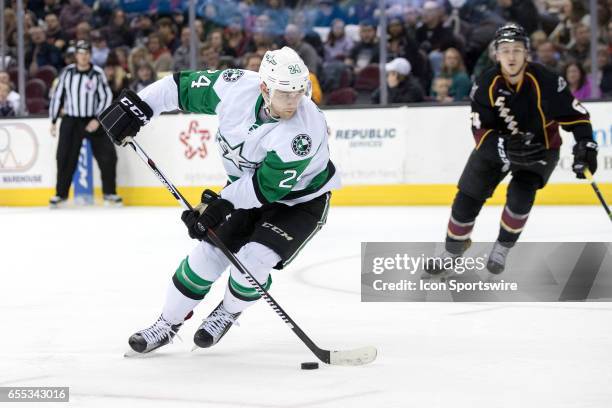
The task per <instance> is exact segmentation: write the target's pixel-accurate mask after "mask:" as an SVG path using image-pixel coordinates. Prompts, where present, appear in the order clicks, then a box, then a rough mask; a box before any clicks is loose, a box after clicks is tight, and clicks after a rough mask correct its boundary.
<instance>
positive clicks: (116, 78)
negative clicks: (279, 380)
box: [104, 52, 130, 99]
mask: <svg viewBox="0 0 612 408" xmlns="http://www.w3.org/2000/svg"><path fill="white" fill-rule="evenodd" d="M104 73H105V74H106V80H107V81H108V85H109V86H110V89H111V91H112V93H113V99H116V98H117V97H118V96H119V94H120V93H121V91H122V90H123V89H126V88H128V87H129V85H130V81H129V80H128V77H127V72H126V71H125V70H124V69H123V67H121V65H120V64H119V59H118V58H117V54H116V53H114V52H111V53H110V54H109V55H108V59H107V60H106V65H105V66H104Z"/></svg>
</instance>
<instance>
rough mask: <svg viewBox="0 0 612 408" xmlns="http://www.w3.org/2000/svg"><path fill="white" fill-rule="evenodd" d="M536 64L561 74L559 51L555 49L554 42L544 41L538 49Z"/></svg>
mask: <svg viewBox="0 0 612 408" xmlns="http://www.w3.org/2000/svg"><path fill="white" fill-rule="evenodd" d="M535 62H539V63H540V64H542V65H544V66H545V67H547V68H548V69H550V70H552V71H554V72H556V73H558V74H561V67H560V64H559V59H558V55H557V50H556V49H555V44H553V43H552V41H544V42H543V43H542V44H540V45H539V46H538V48H537V49H536V58H535Z"/></svg>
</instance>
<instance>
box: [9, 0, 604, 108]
mask: <svg viewBox="0 0 612 408" xmlns="http://www.w3.org/2000/svg"><path fill="white" fill-rule="evenodd" d="M24 3H25V4H26V7H27V10H26V13H25V21H24V22H25V33H26V35H25V49H26V53H25V66H26V79H27V87H26V101H27V105H28V110H29V111H30V112H31V113H36V112H44V111H45V109H46V107H47V105H48V95H49V91H50V87H51V86H52V83H53V80H54V78H56V77H57V74H58V72H59V71H60V70H61V69H62V68H63V67H64V66H65V65H67V64H70V63H71V62H73V60H74V44H75V42H76V41H78V40H87V41H89V42H91V44H92V61H93V63H94V64H96V65H98V66H100V67H103V68H104V71H105V72H106V75H107V77H108V80H109V83H110V86H111V88H112V91H113V94H114V95H115V96H117V95H118V94H119V92H120V91H121V89H123V88H126V87H129V88H131V89H133V90H135V91H139V90H141V89H142V88H144V87H146V86H147V85H148V84H150V83H152V82H153V81H155V80H156V79H157V78H160V77H162V76H164V75H167V74H168V73H170V72H172V71H177V70H184V69H189V68H190V35H191V29H190V28H189V24H188V3H189V2H188V1H187V0H153V1H145V0H29V1H24ZM386 4H387V7H386V9H385V11H384V16H386V21H387V37H388V41H387V61H386V62H387V66H386V68H387V71H388V74H387V84H386V86H387V87H388V91H389V92H388V95H389V102H391V103H411V102H421V101H429V102H434V103H435V102H437V103H448V102H453V101H464V100H467V99H468V97H469V92H470V88H471V82H472V80H473V78H474V77H475V76H477V75H479V74H480V73H481V72H483V71H484V70H485V69H487V68H488V67H490V66H492V65H494V49H493V48H492V44H491V40H492V39H493V35H494V33H495V30H496V29H497V28H498V27H499V26H500V25H502V24H503V23H504V22H506V21H514V22H518V23H519V24H521V25H522V26H523V27H525V29H526V30H527V32H528V33H529V35H530V36H531V48H532V55H531V58H532V60H533V61H537V62H540V63H542V64H544V65H546V66H548V67H549V68H551V69H553V70H555V71H557V72H559V73H560V74H562V75H564V76H565V78H566V79H567V81H568V84H569V86H570V88H571V90H572V92H573V93H574V94H575V95H576V96H577V97H578V98H582V99H588V98H599V97H610V96H612V0H598V18H597V21H592V20H591V18H590V14H589V11H588V0H387V1H386ZM7 6H8V7H7V8H6V9H5V13H4V15H5V38H6V48H5V49H6V56H5V71H3V72H0V116H7V115H12V114H14V113H15V112H16V111H17V107H18V105H19V98H20V95H18V94H16V92H15V85H16V84H17V68H16V66H17V65H16V64H17V23H16V2H15V1H14V0H13V1H12V2H7ZM195 9H196V20H195V24H194V27H193V29H194V30H195V31H196V37H197V53H196V54H197V59H198V61H197V68H198V69H201V68H206V69H223V68H228V67H238V68H244V69H251V70H257V68H258V67H259V63H260V61H261V58H262V56H263V54H264V53H265V51H266V50H268V49H274V48H277V47H282V46H283V45H289V46H291V47H292V48H294V49H295V50H296V51H297V52H298V54H299V55H300V56H301V57H302V59H303V60H304V61H305V63H306V65H307V66H308V67H309V69H310V71H311V79H312V82H313V99H314V100H315V101H316V102H317V103H318V104H322V105H323V104H327V105H332V104H353V103H365V104H368V103H378V101H379V100H380V89H379V86H380V84H379V70H378V64H379V62H380V52H379V50H380V46H379V34H380V31H379V27H380V21H381V17H382V15H383V13H381V12H380V10H378V0H342V1H331V0H311V1H304V0H197V1H196V7H195ZM591 25H596V26H597V27H598V29H599V31H598V32H599V39H598V43H597V44H595V46H596V47H597V64H598V68H599V73H600V74H599V77H598V78H597V83H596V86H595V91H594V93H593V92H592V91H591V82H590V81H591V79H590V76H589V75H588V74H589V72H590V63H591V61H590V47H591V45H592V44H591V43H590V42H591V38H590V26H591Z"/></svg>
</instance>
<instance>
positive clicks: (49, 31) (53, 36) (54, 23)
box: [45, 13, 67, 50]
mask: <svg viewBox="0 0 612 408" xmlns="http://www.w3.org/2000/svg"><path fill="white" fill-rule="evenodd" d="M45 25H46V26H47V28H46V29H45V35H46V37H47V42H48V43H49V44H51V45H54V46H55V47H57V48H58V49H59V50H63V49H64V48H65V47H66V44H67V41H66V36H65V35H64V32H63V31H62V27H60V23H59V18H58V17H57V14H53V13H50V14H47V15H46V16H45Z"/></svg>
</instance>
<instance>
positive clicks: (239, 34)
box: [223, 24, 249, 57]
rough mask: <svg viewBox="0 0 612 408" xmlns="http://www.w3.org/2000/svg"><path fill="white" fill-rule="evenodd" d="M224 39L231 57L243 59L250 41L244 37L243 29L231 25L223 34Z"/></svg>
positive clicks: (236, 25)
mask: <svg viewBox="0 0 612 408" xmlns="http://www.w3.org/2000/svg"><path fill="white" fill-rule="evenodd" d="M223 38H224V41H225V44H226V46H227V49H228V50H230V52H231V53H230V55H234V56H236V57H241V56H242V55H244V53H245V50H246V46H247V43H248V41H249V39H248V38H247V36H246V35H244V31H243V30H242V27H241V26H240V25H238V24H230V25H229V26H227V27H226V28H225V31H224V32H223Z"/></svg>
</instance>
